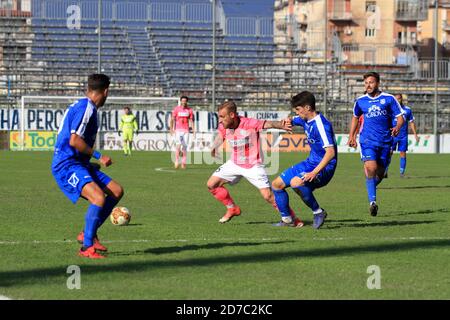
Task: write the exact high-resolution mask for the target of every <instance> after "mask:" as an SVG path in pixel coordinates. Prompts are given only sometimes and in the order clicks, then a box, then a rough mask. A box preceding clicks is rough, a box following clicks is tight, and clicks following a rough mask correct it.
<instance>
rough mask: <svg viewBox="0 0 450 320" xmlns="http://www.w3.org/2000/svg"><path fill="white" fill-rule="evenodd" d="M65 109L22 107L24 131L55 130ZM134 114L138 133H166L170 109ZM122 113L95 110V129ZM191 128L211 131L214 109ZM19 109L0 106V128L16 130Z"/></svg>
mask: <svg viewBox="0 0 450 320" xmlns="http://www.w3.org/2000/svg"><path fill="white" fill-rule="evenodd" d="M64 112H65V109H38V108H30V109H25V130H44V131H57V130H58V129H59V126H60V124H61V121H62V120H63V115H64ZM133 113H134V115H135V116H136V121H137V123H138V128H139V131H141V132H146V131H147V132H168V131H169V127H170V119H171V117H172V112H171V111H162V110H135V111H134V112H133ZM122 114H123V112H122V111H121V110H117V109H111V110H108V109H106V110H100V111H99V112H98V122H99V130H100V131H101V132H108V131H117V130H118V129H119V123H120V117H121V116H122ZM239 114H240V115H241V116H244V117H251V118H256V119H263V120H281V119H283V118H285V117H286V116H288V115H289V112H287V111H280V112H279V111H270V112H260V111H246V112H241V113H239ZM194 118H195V127H196V131H197V132H213V131H216V130H217V127H218V126H219V117H218V115H217V113H216V112H208V111H196V112H195V115H194ZM20 123H21V112H20V109H8V108H0V130H20Z"/></svg>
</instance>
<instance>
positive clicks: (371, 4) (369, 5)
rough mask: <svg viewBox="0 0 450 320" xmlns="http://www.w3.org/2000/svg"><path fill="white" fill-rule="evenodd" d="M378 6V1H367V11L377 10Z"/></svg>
mask: <svg viewBox="0 0 450 320" xmlns="http://www.w3.org/2000/svg"><path fill="white" fill-rule="evenodd" d="M376 7H377V2H376V1H366V12H375V11H376Z"/></svg>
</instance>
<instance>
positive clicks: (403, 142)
mask: <svg viewBox="0 0 450 320" xmlns="http://www.w3.org/2000/svg"><path fill="white" fill-rule="evenodd" d="M398 151H400V177H401V178H403V177H404V176H405V171H406V152H407V151H408V137H406V138H404V139H402V140H400V143H399V146H398Z"/></svg>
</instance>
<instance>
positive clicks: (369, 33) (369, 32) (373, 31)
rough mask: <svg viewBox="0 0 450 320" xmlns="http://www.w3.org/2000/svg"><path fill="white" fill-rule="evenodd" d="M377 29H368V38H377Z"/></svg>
mask: <svg viewBox="0 0 450 320" xmlns="http://www.w3.org/2000/svg"><path fill="white" fill-rule="evenodd" d="M376 31H377V30H376V29H368V28H366V37H375V35H376Z"/></svg>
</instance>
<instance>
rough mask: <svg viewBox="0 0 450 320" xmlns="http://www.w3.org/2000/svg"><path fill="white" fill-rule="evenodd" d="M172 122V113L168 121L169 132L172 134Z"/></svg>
mask: <svg viewBox="0 0 450 320" xmlns="http://www.w3.org/2000/svg"><path fill="white" fill-rule="evenodd" d="M173 122H174V119H173V115H172V117H170V122H169V131H170V134H173V133H174V131H173Z"/></svg>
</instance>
